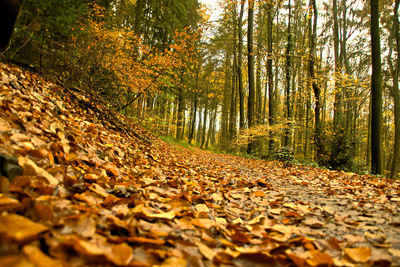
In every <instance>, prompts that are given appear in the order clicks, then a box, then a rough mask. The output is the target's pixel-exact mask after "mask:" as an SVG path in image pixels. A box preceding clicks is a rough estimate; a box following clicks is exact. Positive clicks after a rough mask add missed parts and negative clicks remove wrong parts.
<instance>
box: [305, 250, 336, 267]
mask: <svg viewBox="0 0 400 267" xmlns="http://www.w3.org/2000/svg"><path fill="white" fill-rule="evenodd" d="M310 255H311V259H307V263H308V264H309V265H311V266H332V265H333V259H332V257H331V256H330V255H329V254H327V253H324V252H320V251H317V250H312V251H310Z"/></svg>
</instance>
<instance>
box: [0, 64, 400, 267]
mask: <svg viewBox="0 0 400 267" xmlns="http://www.w3.org/2000/svg"><path fill="white" fill-rule="evenodd" d="M0 72H1V75H0V77H2V78H1V80H0V109H1V113H0V154H4V155H7V156H10V157H16V158H17V161H18V164H19V165H20V166H21V167H23V173H22V175H17V176H16V177H14V178H13V179H11V181H9V180H8V179H7V178H5V177H4V176H1V177H0V185H1V187H0V189H1V194H0V244H1V245H0V266H39V267H41V266H174V267H177V266H391V265H393V266H396V265H400V215H399V214H400V207H399V202H400V201H399V200H400V184H399V182H398V181H388V180H385V179H377V178H374V177H370V176H359V175H356V174H353V173H345V172H337V171H327V170H320V169H316V168H311V167H303V166H293V167H284V166H282V165H281V164H280V163H278V162H264V161H260V160H252V159H244V158H240V157H236V156H232V155H217V154H212V153H210V152H206V151H201V150H199V149H192V150H189V149H185V148H182V149H179V150H177V149H175V148H173V147H170V146H168V145H167V144H165V143H163V142H162V141H160V140H158V139H157V138H155V137H153V136H151V135H150V134H148V133H146V132H145V131H144V130H142V129H141V128H140V127H138V126H137V125H135V124H134V123H132V122H131V121H130V120H128V119H126V118H124V117H123V116H121V115H119V114H115V113H113V112H112V111H110V110H107V109H105V108H104V107H103V106H101V105H100V104H99V103H98V101H93V99H94V98H93V97H91V96H90V95H85V94H83V93H82V92H74V91H73V90H69V89H66V88H62V87H60V86H58V85H55V84H53V83H50V82H48V81H46V80H44V79H43V78H42V77H40V76H38V75H35V74H31V73H28V72H25V71H22V70H20V69H18V68H16V67H12V66H9V65H4V64H1V65H0ZM12 84H13V85H14V86H13V85H12ZM15 85H17V86H15Z"/></svg>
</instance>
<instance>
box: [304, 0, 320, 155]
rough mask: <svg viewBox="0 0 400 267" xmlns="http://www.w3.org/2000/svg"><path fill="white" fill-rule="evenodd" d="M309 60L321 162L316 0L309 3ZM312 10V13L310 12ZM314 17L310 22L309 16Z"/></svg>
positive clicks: (315, 141)
mask: <svg viewBox="0 0 400 267" xmlns="http://www.w3.org/2000/svg"><path fill="white" fill-rule="evenodd" d="M309 12H310V14H309V26H308V29H309V33H308V36H309V62H308V75H309V78H310V82H311V85H312V89H313V91H314V96H315V109H314V120H315V125H314V143H315V160H316V161H317V162H321V161H322V160H323V158H322V157H323V155H324V153H323V141H322V124H321V90H320V88H319V87H318V84H317V81H316V80H315V71H314V64H315V57H314V55H315V46H316V38H317V19H318V10H317V4H316V0H310V5H309ZM312 12H313V14H312ZM312 17H313V18H314V20H313V22H311V18H312Z"/></svg>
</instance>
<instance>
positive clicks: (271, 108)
mask: <svg viewBox="0 0 400 267" xmlns="http://www.w3.org/2000/svg"><path fill="white" fill-rule="evenodd" d="M272 24H273V16H272V3H268V7H267V36H268V43H267V50H268V58H267V77H268V110H269V111H268V123H269V125H270V126H271V127H272V126H273V125H274V124H275V114H276V113H275V112H276V111H275V101H274V74H273V72H272V63H273V62H272ZM274 138H275V137H274V133H273V131H271V132H270V139H269V146H268V156H269V157H272V155H273V153H274V150H275V141H274Z"/></svg>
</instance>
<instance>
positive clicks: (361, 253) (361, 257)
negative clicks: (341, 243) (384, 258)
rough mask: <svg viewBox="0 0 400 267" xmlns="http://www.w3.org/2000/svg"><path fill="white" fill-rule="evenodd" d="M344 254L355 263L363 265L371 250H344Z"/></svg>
mask: <svg viewBox="0 0 400 267" xmlns="http://www.w3.org/2000/svg"><path fill="white" fill-rule="evenodd" d="M344 251H345V253H346V255H347V256H349V257H350V258H351V259H352V260H353V261H355V262H362V263H365V262H367V261H368V260H369V258H371V255H372V250H371V248H367V247H360V248H346V249H345V250H344Z"/></svg>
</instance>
